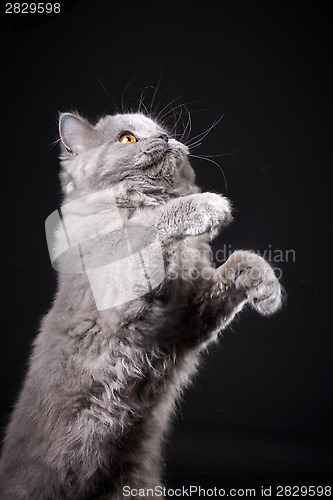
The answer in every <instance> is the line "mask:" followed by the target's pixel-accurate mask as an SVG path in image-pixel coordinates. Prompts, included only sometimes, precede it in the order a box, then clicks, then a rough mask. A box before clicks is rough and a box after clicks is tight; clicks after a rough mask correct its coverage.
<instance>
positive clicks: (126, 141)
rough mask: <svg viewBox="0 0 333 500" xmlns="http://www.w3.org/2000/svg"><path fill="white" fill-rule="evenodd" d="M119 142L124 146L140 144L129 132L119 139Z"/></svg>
mask: <svg viewBox="0 0 333 500" xmlns="http://www.w3.org/2000/svg"><path fill="white" fill-rule="evenodd" d="M119 142H122V143H123V144H135V143H136V142H138V140H137V138H136V137H135V135H133V134H131V133H129V132H125V133H124V134H121V136H120V137H119Z"/></svg>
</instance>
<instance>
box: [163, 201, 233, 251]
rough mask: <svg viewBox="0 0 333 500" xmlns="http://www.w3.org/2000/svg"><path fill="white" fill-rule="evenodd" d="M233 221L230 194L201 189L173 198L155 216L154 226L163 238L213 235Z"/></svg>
mask: <svg viewBox="0 0 333 500" xmlns="http://www.w3.org/2000/svg"><path fill="white" fill-rule="evenodd" d="M231 221H232V216H231V205H230V202H229V200H228V199H227V198H225V197H224V196H221V195H218V194H215V193H198V194H192V195H187V196H182V197H180V198H177V199H175V200H171V201H169V202H168V203H167V204H166V205H164V206H163V207H162V208H161V209H160V211H159V212H158V213H157V214H156V216H155V221H154V226H155V228H156V229H157V231H158V234H159V237H160V238H161V240H162V241H165V240H168V239H172V238H184V237H186V236H198V235H201V234H205V233H207V234H209V236H210V237H211V238H213V237H214V236H216V234H217V233H218V231H219V230H220V229H221V228H222V227H224V226H226V225H228V224H229V223H230V222H231Z"/></svg>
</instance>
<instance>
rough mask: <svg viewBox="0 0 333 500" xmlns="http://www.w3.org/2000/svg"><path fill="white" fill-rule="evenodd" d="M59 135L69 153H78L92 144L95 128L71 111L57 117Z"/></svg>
mask: <svg viewBox="0 0 333 500" xmlns="http://www.w3.org/2000/svg"><path fill="white" fill-rule="evenodd" d="M59 135H60V139H61V141H62V144H63V146H64V147H65V149H66V151H67V153H69V154H75V155H77V154H79V153H81V152H83V151H85V150H87V149H89V148H90V147H92V146H93V145H94V142H95V141H94V138H95V130H94V128H93V126H92V125H90V123H89V122H87V121H86V120H84V119H83V118H81V117H80V116H77V115H73V114H72V113H63V114H61V115H60V118H59Z"/></svg>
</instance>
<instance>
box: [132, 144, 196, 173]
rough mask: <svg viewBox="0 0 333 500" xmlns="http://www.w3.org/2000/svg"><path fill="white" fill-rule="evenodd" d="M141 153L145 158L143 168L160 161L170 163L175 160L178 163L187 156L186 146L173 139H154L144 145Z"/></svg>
mask: <svg viewBox="0 0 333 500" xmlns="http://www.w3.org/2000/svg"><path fill="white" fill-rule="evenodd" d="M141 153H142V154H143V155H144V158H145V162H144V163H145V164H144V167H150V166H153V165H156V164H158V163H160V162H161V161H163V162H166V161H168V160H170V161H172V163H174V162H175V161H177V160H178V161H180V160H182V159H183V158H184V157H185V156H187V154H188V151H187V147H186V146H184V145H183V144H181V143H180V142H178V141H176V140H175V139H169V140H165V139H160V138H156V139H154V140H153V141H152V140H150V141H149V143H147V144H145V145H144V148H142V150H141Z"/></svg>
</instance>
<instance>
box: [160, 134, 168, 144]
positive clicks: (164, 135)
mask: <svg viewBox="0 0 333 500" xmlns="http://www.w3.org/2000/svg"><path fill="white" fill-rule="evenodd" d="M158 139H163V140H164V141H165V142H168V140H169V136H168V134H166V133H165V132H161V133H160V134H159V135H158Z"/></svg>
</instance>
